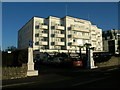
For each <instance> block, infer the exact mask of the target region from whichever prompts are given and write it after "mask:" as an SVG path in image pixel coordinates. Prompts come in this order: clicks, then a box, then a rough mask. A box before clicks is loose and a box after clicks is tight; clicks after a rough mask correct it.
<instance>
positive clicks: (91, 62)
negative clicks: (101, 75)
mask: <svg viewBox="0 0 120 90" xmlns="http://www.w3.org/2000/svg"><path fill="white" fill-rule="evenodd" d="M93 68H97V66H95V64H94V59H93V50H92V49H90V69H93Z"/></svg>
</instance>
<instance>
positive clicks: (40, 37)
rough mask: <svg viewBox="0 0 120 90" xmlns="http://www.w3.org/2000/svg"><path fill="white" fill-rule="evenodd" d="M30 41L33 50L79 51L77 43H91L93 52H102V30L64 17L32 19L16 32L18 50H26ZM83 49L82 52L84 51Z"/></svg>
mask: <svg viewBox="0 0 120 90" xmlns="http://www.w3.org/2000/svg"><path fill="white" fill-rule="evenodd" d="M30 40H32V41H33V42H34V43H33V50H40V51H45V50H46V51H47V52H49V51H54V50H59V51H67V50H73V51H76V50H79V46H80V45H79V43H78V41H81V42H82V44H83V45H84V44H85V43H91V44H92V47H95V51H102V48H103V46H102V29H99V28H98V27H97V26H96V25H92V24H91V22H90V21H87V20H82V19H78V18H74V17H69V16H65V17H63V18H57V17H52V16H49V17H48V18H40V17H33V18H32V19H31V20H30V21H28V23H26V24H25V25H24V26H23V27H22V28H21V29H20V30H19V31H18V48H19V49H24V48H28V46H29V44H28V42H29V41H30ZM85 49H86V48H85V47H84V48H82V51H85Z"/></svg>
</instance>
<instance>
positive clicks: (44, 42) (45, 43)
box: [39, 41, 48, 45]
mask: <svg viewBox="0 0 120 90" xmlns="http://www.w3.org/2000/svg"><path fill="white" fill-rule="evenodd" d="M39 43H40V45H48V42H47V41H40V42H39Z"/></svg>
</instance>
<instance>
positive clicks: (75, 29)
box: [71, 26, 89, 32]
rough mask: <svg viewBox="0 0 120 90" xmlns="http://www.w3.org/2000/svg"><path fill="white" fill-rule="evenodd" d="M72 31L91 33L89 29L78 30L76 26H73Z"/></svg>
mask: <svg viewBox="0 0 120 90" xmlns="http://www.w3.org/2000/svg"><path fill="white" fill-rule="evenodd" d="M71 30H74V31H81V32H89V29H82V28H77V27H75V26H71Z"/></svg>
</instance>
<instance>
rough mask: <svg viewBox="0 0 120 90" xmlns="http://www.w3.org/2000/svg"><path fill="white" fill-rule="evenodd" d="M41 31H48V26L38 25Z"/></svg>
mask: <svg viewBox="0 0 120 90" xmlns="http://www.w3.org/2000/svg"><path fill="white" fill-rule="evenodd" d="M39 27H40V28H41V29H48V26H47V25H40V26H39Z"/></svg>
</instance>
